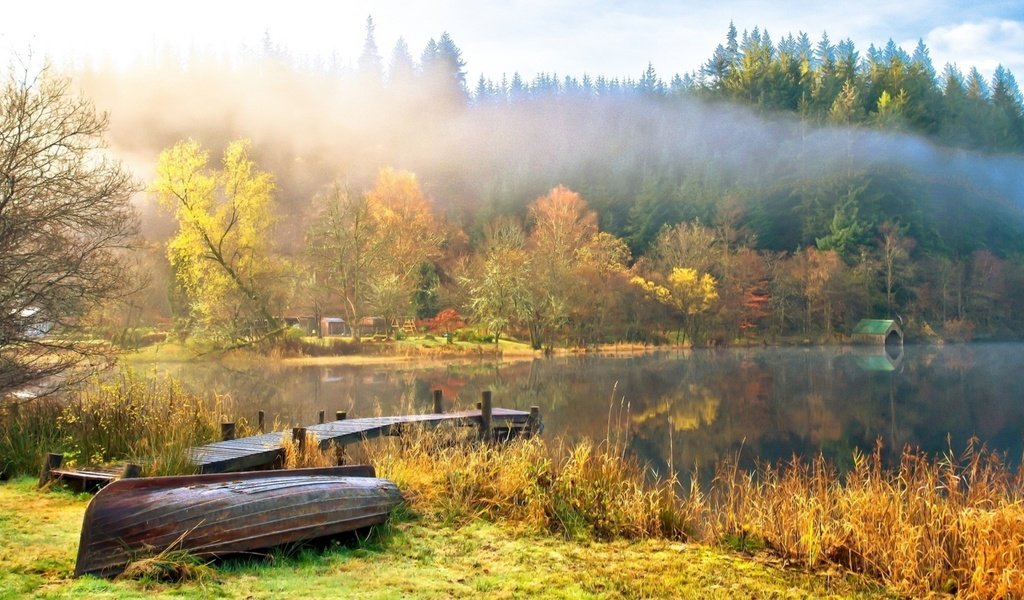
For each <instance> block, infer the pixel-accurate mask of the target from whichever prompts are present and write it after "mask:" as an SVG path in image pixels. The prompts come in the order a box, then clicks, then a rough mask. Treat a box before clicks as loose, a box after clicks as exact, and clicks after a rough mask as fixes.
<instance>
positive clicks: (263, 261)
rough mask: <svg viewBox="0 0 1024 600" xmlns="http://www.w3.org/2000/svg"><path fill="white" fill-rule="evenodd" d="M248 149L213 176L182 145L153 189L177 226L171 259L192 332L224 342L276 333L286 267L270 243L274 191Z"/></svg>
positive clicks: (242, 146)
mask: <svg viewBox="0 0 1024 600" xmlns="http://www.w3.org/2000/svg"><path fill="white" fill-rule="evenodd" d="M249 149H250V144H249V142H248V141H246V140H238V141H234V142H232V143H230V144H229V145H228V147H227V149H226V150H225V151H224V156H223V158H222V161H221V168H220V169H214V168H212V167H211V166H210V165H209V154H208V153H207V151H206V150H204V149H203V148H202V146H201V145H200V144H199V143H198V142H195V141H192V140H188V141H184V142H179V143H178V144H176V145H174V146H173V147H172V148H170V149H168V150H165V151H164V152H162V153H161V154H160V157H159V159H158V161H157V169H156V170H157V177H156V180H155V181H154V182H153V184H152V186H151V188H150V189H151V191H152V192H153V193H154V194H155V195H156V196H157V197H158V199H159V201H160V204H161V206H163V207H164V208H165V209H167V210H169V211H171V212H172V213H173V215H174V218H175V220H176V221H177V223H178V231H177V233H176V234H175V235H174V237H172V238H171V240H170V241H169V242H168V244H167V256H168V258H169V259H170V262H171V266H172V269H173V271H174V274H175V277H176V279H177V282H178V284H179V286H180V288H181V290H182V291H183V292H184V295H185V297H186V298H187V302H188V309H189V317H190V319H189V320H190V323H189V325H190V327H189V328H190V329H191V330H193V332H195V333H199V334H202V335H205V336H209V337H213V338H217V339H221V340H224V339H227V340H233V339H239V338H247V337H251V336H253V335H258V334H262V333H266V332H268V331H274V330H276V329H277V327H276V325H277V319H276V318H275V317H274V316H273V311H272V310H271V300H272V297H273V293H272V290H273V288H274V285H273V284H274V282H275V281H276V280H277V279H278V278H279V277H280V275H281V271H282V264H281V262H280V260H279V259H278V258H277V257H276V256H275V255H274V252H273V248H272V244H271V236H270V228H271V225H272V223H273V193H274V187H275V186H274V180H273V177H272V176H271V175H270V174H269V173H267V172H264V171H260V170H259V169H258V168H257V167H256V164H255V163H254V162H253V161H252V160H251V159H250V158H249Z"/></svg>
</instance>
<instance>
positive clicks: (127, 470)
mask: <svg viewBox="0 0 1024 600" xmlns="http://www.w3.org/2000/svg"><path fill="white" fill-rule="evenodd" d="M232 425H234V423H232ZM136 477H142V467H141V466H139V465H137V464H135V463H128V464H126V465H125V466H124V470H122V471H121V479H134V478H136Z"/></svg>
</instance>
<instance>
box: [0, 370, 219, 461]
mask: <svg viewBox="0 0 1024 600" xmlns="http://www.w3.org/2000/svg"><path fill="white" fill-rule="evenodd" d="M225 402H226V399H224V398H219V397H208V398H204V397H201V396H198V395H195V394H191V393H188V392H186V391H185V390H184V389H182V387H181V386H180V384H178V383H177V382H176V381H174V380H172V379H170V378H163V377H152V378H148V379H143V378H142V377H140V376H138V375H135V374H133V373H132V372H130V371H124V372H121V373H118V374H117V375H116V376H114V377H111V378H106V379H100V378H98V377H97V378H94V379H93V380H91V381H89V382H88V383H87V384H85V385H84V386H83V387H81V388H80V389H78V390H75V391H72V392H69V393H68V394H67V395H66V396H65V397H64V398H61V399H55V398H47V399H39V400H36V401H32V402H29V403H26V404H24V405H22V406H21V407H19V409H18V410H17V411H16V413H12V412H11V411H10V410H8V411H6V412H7V414H5V415H0V457H3V458H2V461H3V463H4V465H5V467H6V468H7V470H8V471H9V472H10V474H18V473H34V472H36V471H37V470H38V469H39V465H40V464H41V460H42V457H43V456H44V455H45V454H46V453H47V452H62V453H64V455H65V459H66V460H67V462H68V464H78V465H88V464H101V463H106V462H114V461H131V462H135V463H138V464H139V465H141V466H142V467H143V472H144V473H146V474H147V475H164V474H174V473H188V472H191V471H192V470H193V466H192V464H191V461H190V460H189V457H188V453H187V450H188V448H190V447H192V446H196V445H201V444H205V443H208V442H210V441H213V440H215V439H217V436H218V435H219V427H220V425H219V423H220V421H221V416H222V414H223V413H224V412H226V411H227V407H226V406H225Z"/></svg>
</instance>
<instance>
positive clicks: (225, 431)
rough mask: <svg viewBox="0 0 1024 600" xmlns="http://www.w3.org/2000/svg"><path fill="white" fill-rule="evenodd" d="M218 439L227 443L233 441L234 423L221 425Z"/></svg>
mask: <svg viewBox="0 0 1024 600" xmlns="http://www.w3.org/2000/svg"><path fill="white" fill-rule="evenodd" d="M220 439H221V441H224V442H227V441H229V440H233V439H235V424H234V423H221V424H220Z"/></svg>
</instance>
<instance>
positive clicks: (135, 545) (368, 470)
mask: <svg viewBox="0 0 1024 600" xmlns="http://www.w3.org/2000/svg"><path fill="white" fill-rule="evenodd" d="M373 475H374V473H373V469H372V467H368V466H354V467H328V468H321V469H296V470H290V471H256V472H251V473H229V474H217V475H194V476H183V477H152V478H144V479H123V480H120V481H115V482H114V483H111V484H110V485H108V486H106V487H105V488H103V489H102V490H100V492H99V493H98V494H97V495H96V496H95V497H94V498H93V499H92V501H91V502H90V503H89V506H88V508H87V509H86V512H85V518H84V520H83V524H82V536H81V540H80V543H79V548H78V560H77V561H76V564H75V576H76V577H77V576H81V575H85V574H94V575H101V576H114V575H117V574H118V573H120V572H121V571H123V570H124V568H125V566H126V565H127V564H128V563H129V562H130V561H131V560H134V559H136V558H140V557H143V556H146V555H150V554H156V553H159V552H161V551H163V550H165V549H169V548H170V549H183V550H186V551H188V552H190V553H192V554H195V555H197V556H201V557H215V556H220V555H225V554H233V553H239V552H252V551H255V550H260V549H263V548H269V547H272V546H277V545H281V544H288V543H294V542H302V541H306V540H311V539H315V538H319V537H324V536H331V535H337V534H339V533H344V532H347V531H354V530H357V529H362V528H365V527H369V526H371V525H376V524H379V523H383V522H384V521H386V520H387V518H388V516H389V514H390V513H391V511H392V510H393V509H394V508H395V507H396V506H397V505H398V504H399V503H400V502H401V501H402V497H401V493H400V492H399V490H398V487H397V486H395V484H394V483H392V482H390V481H387V480H385V479H377V478H375V477H373Z"/></svg>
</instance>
